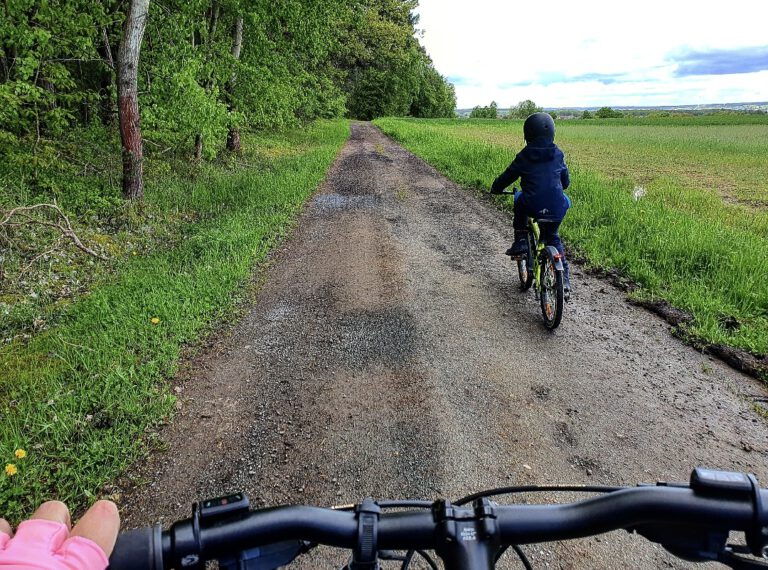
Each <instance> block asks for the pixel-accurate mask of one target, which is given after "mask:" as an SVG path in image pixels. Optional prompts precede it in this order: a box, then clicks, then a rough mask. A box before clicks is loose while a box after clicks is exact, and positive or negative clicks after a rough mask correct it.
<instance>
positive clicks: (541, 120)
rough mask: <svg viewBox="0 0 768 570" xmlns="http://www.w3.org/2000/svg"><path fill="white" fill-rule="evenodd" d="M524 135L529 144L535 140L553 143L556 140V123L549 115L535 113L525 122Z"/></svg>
mask: <svg viewBox="0 0 768 570" xmlns="http://www.w3.org/2000/svg"><path fill="white" fill-rule="evenodd" d="M523 135H525V140H526V141H527V142H532V141H535V140H544V141H546V142H553V141H554V140H555V121H553V120H552V117H551V116H550V115H549V114H548V113H534V114H533V115H530V116H529V117H528V118H527V119H526V120H525V123H524V124H523Z"/></svg>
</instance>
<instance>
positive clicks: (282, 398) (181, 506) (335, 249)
mask: <svg viewBox="0 0 768 570" xmlns="http://www.w3.org/2000/svg"><path fill="white" fill-rule="evenodd" d="M576 207H578V205H576ZM566 223H567V222H566ZM511 235H512V229H511V223H510V220H509V219H508V218H507V217H506V216H505V215H503V214H502V213H500V212H498V211H497V210H495V209H494V208H493V207H492V206H491V205H490V204H489V203H487V202H485V201H482V200H478V199H477V198H475V197H474V196H472V195H470V194H469V193H468V192H467V191H465V190H463V189H461V188H458V187H457V186H456V185H454V184H453V183H451V182H449V181H447V180H446V179H445V178H444V177H442V176H441V175H439V174H437V173H436V172H435V171H434V170H433V169H432V168H431V167H429V166H427V165H425V164H424V163H423V162H422V161H421V160H419V159H418V158H416V157H414V156H413V155H411V154H410V153H408V152H406V151H405V150H404V149H403V148H401V147H400V146H398V145H396V144H394V143H393V142H391V141H390V140H389V139H387V138H386V137H384V136H383V135H382V134H380V133H379V131H377V130H376V129H375V128H374V127H372V126H371V125H369V124H355V125H353V127H352V135H351V138H350V140H349V141H348V143H347V145H346V146H345V148H344V149H343V151H342V152H341V154H340V156H339V158H338V160H337V161H336V163H335V165H334V166H333V168H332V170H331V171H330V173H329V176H328V179H327V181H326V184H325V185H324V187H323V188H322V189H321V191H320V192H319V193H318V194H317V195H316V196H315V197H314V199H313V200H312V201H311V202H310V204H309V205H308V207H307V208H306V211H305V213H304V214H303V216H302V218H301V219H300V222H299V225H298V227H297V229H296V231H295V232H294V234H293V236H292V237H291V238H290V239H289V240H288V241H287V242H286V243H285V244H284V246H283V247H282V249H281V251H280V252H278V254H277V255H276V256H275V259H274V263H273V264H272V266H271V268H270V269H269V270H268V273H267V275H266V278H265V282H264V285H263V288H262V289H261V291H260V293H259V294H258V296H257V298H256V299H255V302H254V304H253V306H252V308H250V310H249V312H248V314H247V316H246V317H245V318H244V319H243V320H242V322H240V323H239V324H237V325H236V326H235V327H234V328H233V330H231V331H229V333H230V334H227V335H225V336H223V337H222V338H219V339H216V342H215V343H214V344H213V345H212V346H211V347H210V348H209V349H207V350H206V351H205V353H204V354H202V355H201V356H199V357H197V358H195V359H194V360H193V361H191V362H190V363H188V365H187V366H186V369H187V370H186V372H185V373H184V374H183V375H182V377H183V378H186V379H185V380H183V381H182V380H179V386H178V388H177V391H178V392H179V394H180V400H181V402H182V407H181V411H180V414H179V416H178V417H177V418H176V420H175V421H174V423H173V425H171V426H169V427H167V428H166V429H165V430H163V432H162V433H161V437H162V438H163V440H164V441H165V442H167V451H165V452H163V453H159V454H157V455H155V456H153V458H152V459H151V460H150V461H149V462H148V463H147V464H146V465H143V466H142V467H140V468H138V470H137V473H136V481H140V482H143V483H142V484H140V485H138V486H137V487H136V488H135V489H132V490H127V491H126V492H124V493H123V500H122V512H123V515H124V518H125V519H126V522H127V525H128V526H137V525H142V524H148V523H153V522H157V521H162V522H166V523H167V522H170V521H171V520H173V519H174V518H176V517H181V516H187V515H188V512H189V504H190V503H191V502H192V501H193V500H195V499H197V498H204V497H205V496H212V495H217V494H222V493H225V492H230V491H233V490H236V489H242V490H244V491H246V492H247V493H249V494H250V496H251V497H252V499H253V500H254V502H255V503H256V504H259V505H264V504H279V503H284V502H309V503H317V504H321V505H323V504H326V505H327V504H336V503H348V502H355V501H357V500H359V499H361V498H362V497H364V496H367V495H372V496H374V497H378V498H404V497H411V498H429V499H431V498H435V497H437V496H438V495H442V496H448V497H452V498H457V497H458V496H461V495H464V494H466V493H468V492H471V491H476V490H479V489H482V488H487V487H493V486H498V485H500V484H501V485H503V484H520V483H531V482H538V483H557V482H573V483H579V482H581V483H605V484H619V483H624V484H634V483H636V482H639V481H656V480H658V479H666V480H686V479H687V478H688V475H689V473H690V470H691V468H692V467H694V466H697V465H706V466H710V467H717V468H725V469H736V470H743V471H751V472H755V473H756V474H757V475H758V477H760V478H761V479H762V481H763V482H765V483H768V462H767V461H766V458H767V457H768V426H767V424H766V422H765V421H764V420H762V419H761V418H760V416H759V415H758V414H757V413H755V411H754V410H753V400H752V398H754V397H764V396H765V391H764V388H763V387H762V386H761V385H760V384H759V383H758V382H756V381H754V380H752V379H750V378H748V377H746V376H742V375H740V374H738V373H736V372H734V371H733V370H731V369H730V368H728V367H726V366H724V365H722V364H721V363H719V362H717V361H713V360H711V359H710V358H708V357H706V356H702V355H700V354H698V353H697V352H696V351H694V350H693V349H691V348H689V347H686V346H684V345H682V344H681V343H680V342H679V341H677V340H676V339H674V338H673V337H672V336H671V335H670V333H669V330H668V326H667V325H666V324H664V323H663V322H662V321H661V320H660V319H659V318H657V317H655V316H653V315H651V314H649V313H647V312H645V311H643V310H642V309H638V308H636V307H632V306H629V305H628V304H627V303H626V302H625V301H624V300H623V297H622V294H621V293H619V292H618V291H617V290H615V289H614V288H612V287H611V286H610V285H608V284H606V283H605V282H603V281H600V280H598V279H595V278H593V277H590V276H588V275H585V274H583V273H582V272H581V271H580V270H579V269H578V268H575V270H574V279H573V280H574V287H575V295H574V299H573V300H572V301H571V303H570V304H568V305H567V306H566V313H565V317H564V320H563V323H562V325H561V326H560V328H559V329H558V330H557V331H555V332H554V333H550V332H548V331H546V330H545V329H544V327H543V326H542V324H541V320H540V315H539V314H538V305H537V303H536V302H535V300H534V298H533V294H532V293H530V292H529V293H525V294H523V293H520V292H519V291H518V289H517V284H516V280H517V277H516V275H515V274H514V272H513V270H512V267H511V265H510V262H509V260H508V258H507V257H505V256H504V255H503V253H502V252H503V251H504V250H505V249H506V247H507V246H508V245H509V241H510V237H511ZM566 498H569V497H566ZM528 551H529V553H531V556H532V558H533V559H535V561H536V562H538V564H542V565H543V564H549V565H551V566H553V567H563V568H570V567H578V568H592V567H599V568H606V567H610V568H620V567H624V568H655V567H659V566H669V567H684V565H683V564H682V563H680V562H678V561H677V560H676V559H674V558H673V557H671V556H669V555H667V554H665V553H664V551H663V550H661V549H659V548H655V547H654V546H652V545H649V544H648V543H646V542H645V541H644V540H643V539H640V538H637V537H632V536H629V535H627V534H626V533H614V534H611V535H608V536H604V537H601V538H598V539H594V538H593V539H590V540H583V541H576V542H571V543H568V544H566V545H545V546H542V547H536V548H529V549H528ZM320 556H321V557H324V556H330V554H321V555H320ZM336 560H337V561H340V560H341V559H340V558H336ZM315 564H319V562H318V560H317V559H315V560H314V561H313V562H309V563H305V565H306V567H312V566H314V565H315ZM509 567H513V566H511V565H510V566H509Z"/></svg>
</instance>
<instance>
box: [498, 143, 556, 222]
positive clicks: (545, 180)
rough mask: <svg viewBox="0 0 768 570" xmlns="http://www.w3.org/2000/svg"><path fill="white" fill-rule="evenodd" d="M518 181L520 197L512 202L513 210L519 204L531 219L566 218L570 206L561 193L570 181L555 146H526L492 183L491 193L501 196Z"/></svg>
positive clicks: (538, 144) (553, 219)
mask: <svg viewBox="0 0 768 570" xmlns="http://www.w3.org/2000/svg"><path fill="white" fill-rule="evenodd" d="M518 178H519V179H520V187H521V189H522V191H523V194H522V196H520V198H519V199H518V200H515V207H516V208H517V207H518V206H517V205H518V203H520V205H522V206H523V207H524V208H525V209H526V210H527V211H528V212H529V215H530V216H532V217H536V218H538V219H545V220H552V221H560V220H562V219H563V218H564V217H565V213H566V211H567V210H568V207H569V206H570V205H571V204H570V200H569V199H568V197H567V196H566V195H565V193H564V192H563V190H565V189H566V188H568V185H569V184H570V183H571V179H570V177H569V175H568V167H567V166H566V165H565V157H564V156H563V151H561V150H560V149H559V148H558V147H557V145H556V144H555V143H553V142H549V141H540V140H534V141H531V142H529V143H528V144H527V145H526V146H525V148H524V149H523V150H521V151H520V152H519V153H518V154H517V156H516V157H515V160H513V161H512V164H510V165H509V166H508V167H507V169H506V170H505V171H504V172H502V173H501V175H500V176H499V177H498V178H496V180H494V182H493V186H491V193H492V194H499V193H501V191H502V190H504V188H506V187H507V186H509V185H510V184H512V183H513V182H514V181H515V180H517V179H518Z"/></svg>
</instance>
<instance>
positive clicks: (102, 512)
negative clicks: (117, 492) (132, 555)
mask: <svg viewBox="0 0 768 570" xmlns="http://www.w3.org/2000/svg"><path fill="white" fill-rule="evenodd" d="M70 523H71V519H70V516H69V510H68V509H67V506H66V505H65V504H64V503H61V502H59V501H48V502H47V503H43V504H42V505H40V506H39V507H38V508H37V510H36V511H35V512H34V514H33V515H32V518H30V519H29V520H26V521H24V522H23V523H21V524H20V525H19V528H18V530H17V531H16V534H15V535H14V534H13V530H12V529H11V525H9V524H8V522H7V521H6V520H4V519H0V570H104V569H105V568H107V566H109V559H108V557H109V555H110V553H111V552H112V549H113V548H114V546H115V540H116V539H117V533H118V531H119V529H120V515H119V513H118V511H117V507H116V506H115V504H114V503H112V502H111V501H97V502H96V503H95V504H94V505H92V506H91V508H90V509H88V512H86V513H85V514H84V515H83V518H81V519H80V521H79V522H78V523H77V525H75V528H73V529H72V531H71V532H70V530H69V527H70ZM11 537H13V538H11Z"/></svg>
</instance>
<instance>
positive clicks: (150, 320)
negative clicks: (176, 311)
mask: <svg viewBox="0 0 768 570" xmlns="http://www.w3.org/2000/svg"><path fill="white" fill-rule="evenodd" d="M149 322H151V323H152V324H153V325H159V324H160V319H158V318H157V317H152V318H151V319H149Z"/></svg>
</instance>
